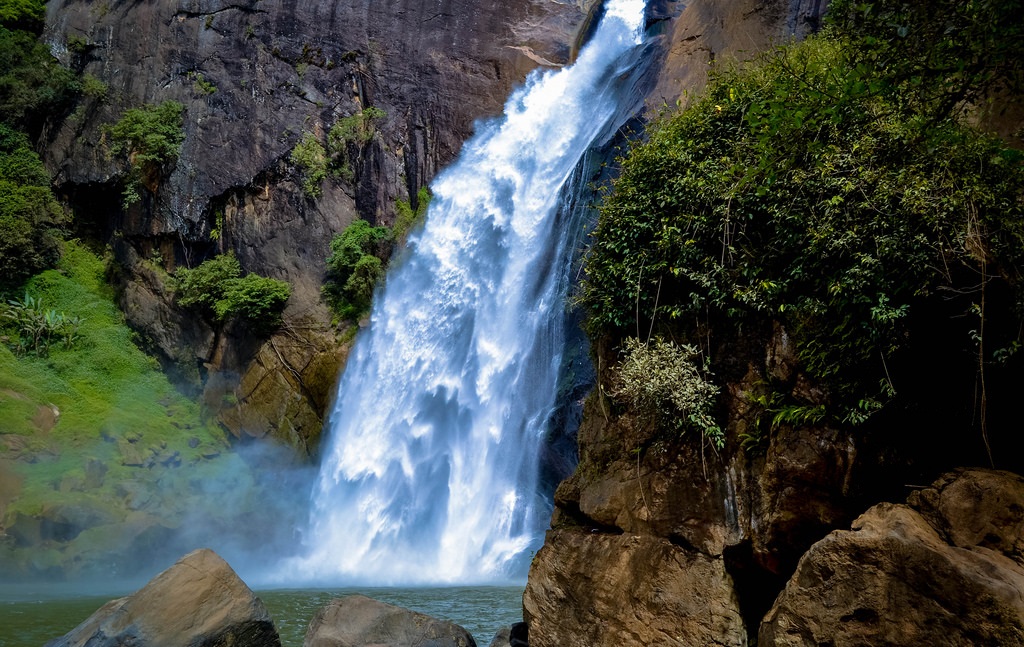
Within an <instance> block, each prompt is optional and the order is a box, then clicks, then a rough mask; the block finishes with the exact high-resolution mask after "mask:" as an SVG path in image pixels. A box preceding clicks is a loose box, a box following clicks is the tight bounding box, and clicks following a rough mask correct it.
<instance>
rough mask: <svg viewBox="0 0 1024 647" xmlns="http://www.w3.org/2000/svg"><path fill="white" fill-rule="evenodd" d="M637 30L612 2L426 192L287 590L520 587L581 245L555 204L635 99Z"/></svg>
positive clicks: (625, 1) (619, 3) (354, 360)
mask: <svg viewBox="0 0 1024 647" xmlns="http://www.w3.org/2000/svg"><path fill="white" fill-rule="evenodd" d="M643 22H644V0H608V2H607V6H606V8H605V12H604V17H603V18H602V20H601V24H600V26H599V27H598V29H597V31H596V32H595V34H594V36H593V37H592V39H591V41H590V43H589V44H588V45H587V46H586V47H584V48H583V50H582V51H581V52H580V55H579V57H578V58H577V61H576V62H575V64H573V65H572V66H570V67H566V68H563V69H560V70H557V71H553V72H552V71H549V72H545V73H535V74H533V75H531V76H530V77H529V78H528V79H527V81H526V83H525V84H524V86H523V87H521V88H519V89H518V90H516V91H515V92H514V93H513V94H512V96H511V97H510V98H509V100H508V102H507V104H506V106H505V114H504V115H503V116H502V117H501V118H499V119H496V120H494V121H492V122H489V123H484V124H482V125H480V126H478V132H477V134H476V135H475V136H474V137H473V138H472V139H471V140H470V141H469V142H467V143H466V144H465V146H464V148H463V150H462V153H461V155H460V157H459V159H458V160H457V161H456V162H455V163H454V164H453V165H452V166H451V167H449V168H448V169H447V170H446V171H444V172H443V173H442V174H441V175H439V176H438V178H437V179H436V181H435V182H434V184H433V185H432V187H431V188H432V190H433V193H434V198H433V200H432V202H431V204H430V208H429V210H428V213H427V218H426V222H425V224H424V226H423V228H422V229H421V230H420V231H419V232H416V233H415V234H414V235H413V236H412V237H411V239H410V242H409V245H408V248H407V249H406V250H404V252H403V254H402V256H401V259H400V260H399V261H398V262H397V263H396V264H395V266H394V268H393V270H392V271H391V272H390V274H389V275H388V277H387V281H386V285H385V287H383V288H382V289H381V290H380V291H379V292H378V294H377V295H376V297H375V300H374V306H373V311H372V313H371V324H370V326H369V328H368V329H367V330H365V331H363V332H361V333H360V335H359V337H358V339H357V340H356V343H355V345H354V348H353V350H352V353H351V355H350V357H349V359H348V363H347V367H346V369H345V372H344V374H343V376H342V378H341V381H340V384H339V393H338V397H337V399H336V404H335V407H334V410H333V411H332V412H331V414H330V417H329V420H328V424H327V429H326V444H325V446H324V450H323V462H322V467H321V471H320V474H319V477H318V480H317V483H316V485H315V487H314V491H313V506H312V512H311V519H310V527H309V528H308V530H307V534H306V537H305V538H304V543H305V550H306V553H305V555H304V556H302V557H299V558H295V559H293V560H291V561H290V562H289V563H288V564H287V566H286V568H287V569H288V571H289V573H288V579H290V580H293V581H294V580H295V579H302V580H306V581H322V582H332V583H345V584H376V585H397V584H405V585H408V584H428V583H429V584H439V583H450V582H459V583H481V582H495V581H503V580H507V579H510V578H516V577H521V576H523V575H524V574H525V568H526V566H527V565H528V562H529V558H530V551H531V550H533V549H535V548H536V547H537V544H538V542H539V540H540V538H541V535H542V531H543V528H544V527H545V526H546V524H547V521H548V516H549V514H550V510H551V508H550V504H549V503H547V502H546V501H545V500H544V497H541V496H538V492H537V489H538V485H537V481H538V451H539V447H540V444H541V443H542V441H543V439H544V436H545V434H546V432H547V425H548V421H549V418H550V416H551V413H552V411H553V409H554V407H555V404H556V402H555V400H556V391H557V389H558V382H559V373H560V370H561V364H562V357H561V353H562V350H563V346H564V343H563V342H564V340H563V338H562V335H563V333H562V330H563V325H562V322H563V318H564V316H565V304H564V299H565V296H566V290H567V285H568V283H569V277H568V269H569V264H570V262H569V261H570V259H571V257H572V254H573V251H574V250H573V246H574V244H575V242H574V241H576V239H577V234H578V231H577V232H573V231H570V230H571V229H572V228H573V226H572V225H571V223H570V224H569V225H566V223H565V222H564V221H565V220H566V218H559V213H564V212H561V211H560V202H561V201H562V200H563V196H564V194H565V190H566V189H565V186H566V184H567V183H568V182H569V180H570V178H571V177H572V176H573V170H574V169H575V168H576V167H577V164H578V163H579V162H580V160H581V159H582V158H583V157H584V155H585V154H586V152H587V150H588V149H589V148H590V147H591V146H592V145H594V144H595V143H596V142H600V141H601V140H602V139H607V138H608V137H610V136H611V134H613V133H614V132H615V131H616V130H617V129H618V128H619V127H620V126H621V125H622V122H623V121H624V120H625V118H627V117H628V116H629V115H628V114H625V113H626V112H628V111H626V110H624V109H623V107H622V106H623V104H624V103H630V102H632V103H631V105H632V104H635V102H636V97H635V96H628V95H630V94H631V91H632V94H633V95H635V94H636V92H635V89H634V88H632V87H630V86H631V84H633V83H634V81H635V79H634V77H632V76H631V75H630V70H632V69H633V68H634V66H635V65H636V64H637V61H638V59H639V58H640V53H639V50H640V45H641V44H642V40H643V33H642V32H643ZM559 220H562V221H563V222H558V221H559ZM559 227H561V230H559ZM578 227H579V224H578V223H577V224H576V228H577V229H578ZM549 494H550V493H549Z"/></svg>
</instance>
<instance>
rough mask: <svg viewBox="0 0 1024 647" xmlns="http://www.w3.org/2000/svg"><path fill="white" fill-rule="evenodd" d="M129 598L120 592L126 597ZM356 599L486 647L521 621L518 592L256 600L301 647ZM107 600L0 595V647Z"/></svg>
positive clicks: (34, 644)
mask: <svg viewBox="0 0 1024 647" xmlns="http://www.w3.org/2000/svg"><path fill="white" fill-rule="evenodd" d="M127 593H128V592H125V594H126V595H127ZM356 593H358V594H361V595H365V596H368V597H371V598H374V599H375V600H380V601H381V602H387V603H388V604H394V605H397V606H401V607H405V608H407V609H411V610H413V611H418V612H420V613H425V614H427V615H430V616H433V617H435V618H440V619H442V620H450V621H451V622H454V623H455V624H458V625H461V626H462V627H464V628H465V629H466V630H467V631H469V632H470V633H471V634H473V638H474V639H476V642H477V644H478V645H488V644H489V643H490V642H491V638H493V637H494V634H495V632H496V631H498V629H499V628H501V627H503V626H505V625H510V624H512V623H514V622H519V621H520V620H522V608H523V606H522V602H523V587H522V586H457V587H442V588H337V589H334V588H326V589H275V590H269V591H257V592H256V594H257V595H258V596H259V597H260V599H261V600H263V603H264V604H265V605H266V606H267V609H268V610H269V611H270V616H271V617H272V618H273V619H274V626H276V627H277V631H278V633H279V634H280V635H281V645H282V647H302V639H303V637H305V635H306V628H307V627H308V626H309V621H310V619H312V617H313V614H315V613H316V611H317V609H319V608H320V607H322V606H324V605H326V604H327V603H328V602H330V601H331V600H333V599H334V598H340V597H344V596H346V595H353V594H356ZM115 597H118V596H117V595H112V596H103V597H99V596H93V595H89V596H77V597H72V596H70V595H69V594H67V593H65V594H63V595H62V594H61V593H59V592H58V591H52V592H51V591H44V592H41V593H36V592H33V591H30V590H16V591H3V592H0V647H40V645H45V644H46V643H47V641H49V640H52V639H54V638H59V637H60V636H63V635H64V634H66V633H67V632H69V631H71V630H72V629H74V628H75V627H76V626H78V624H79V623H81V622H82V621H83V620H85V619H86V618H88V617H89V616H90V615H92V614H93V612H95V611H96V610H97V609H99V608H100V607H101V606H103V604H105V603H106V602H108V601H109V600H111V599H113V598H115Z"/></svg>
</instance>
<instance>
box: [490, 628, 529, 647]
mask: <svg viewBox="0 0 1024 647" xmlns="http://www.w3.org/2000/svg"><path fill="white" fill-rule="evenodd" d="M529 632H530V625H528V624H526V623H525V622H516V623H513V624H511V625H508V626H506V627H502V628H501V629H499V630H498V631H497V632H495V634H494V638H492V639H491V644H490V645H489V646H488V647H529V644H530V641H529Z"/></svg>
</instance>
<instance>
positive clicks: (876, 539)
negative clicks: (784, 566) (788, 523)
mask: <svg viewBox="0 0 1024 647" xmlns="http://www.w3.org/2000/svg"><path fill="white" fill-rule="evenodd" d="M1022 501H1024V479H1022V478H1021V477H1019V476H1017V475H1014V474H1009V473H1006V472H991V471H981V470H972V471H963V472H959V473H957V474H950V475H947V476H944V477H943V478H941V479H940V480H939V481H937V482H936V483H935V484H934V485H933V486H932V487H930V488H926V489H924V490H922V491H920V492H916V493H914V495H913V496H911V497H910V505H896V504H891V503H882V504H879V505H877V506H875V507H873V508H871V509H870V510H868V511H867V512H866V513H864V514H863V515H862V516H861V517H860V518H858V519H857V520H856V521H855V522H854V523H853V527H852V530H841V531H835V532H833V533H831V534H830V535H829V536H827V537H826V538H825V539H822V540H821V541H819V542H818V543H816V544H814V546H812V547H811V549H810V550H809V551H808V552H807V554H806V555H805V556H804V557H803V558H802V559H801V560H800V564H799V566H798V567H797V570H796V573H795V574H794V575H793V577H792V578H791V579H790V581H789V583H788V584H787V585H786V588H785V590H784V591H783V592H782V595H780V596H779V599H778V600H777V601H776V603H775V606H774V607H773V608H772V609H771V611H770V612H769V613H768V615H767V616H766V617H765V619H764V622H763V624H762V626H761V631H760V634H759V642H758V644H759V645H766V646H772V645H787V646H791V645H808V646H810V645H821V644H830V645H836V646H839V645H1022V644H1024V561H1022V559H1021V553H1020V551H1019V547H1020V537H1021V530H1022V527H1024V526H1022V524H1024V507H1022V506H1021V502H1022Z"/></svg>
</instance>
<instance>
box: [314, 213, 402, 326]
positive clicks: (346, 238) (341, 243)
mask: <svg viewBox="0 0 1024 647" xmlns="http://www.w3.org/2000/svg"><path fill="white" fill-rule="evenodd" d="M391 240H392V235H391V232H390V231H389V230H388V228H387V227H374V226H372V225H370V223H368V222H366V221H365V220H356V221H355V222H353V223H352V224H350V225H349V226H348V227H346V228H345V231H343V232H342V233H340V234H338V235H337V236H335V237H334V238H332V239H331V255H330V257H329V258H328V259H327V282H326V283H325V284H324V288H323V293H324V297H325V299H326V300H327V303H328V305H330V306H331V309H332V310H333V311H334V312H335V314H337V315H338V316H340V317H342V318H345V319H358V318H359V317H360V316H362V315H363V313H365V312H366V311H367V310H368V309H369V307H370V301H371V300H372V298H373V290H374V288H375V287H376V285H377V282H378V281H379V280H380V279H381V277H382V276H384V263H383V260H382V258H381V257H382V255H383V251H382V248H383V246H384V245H386V244H387V243H389V242H390V241H391Z"/></svg>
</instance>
